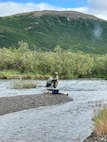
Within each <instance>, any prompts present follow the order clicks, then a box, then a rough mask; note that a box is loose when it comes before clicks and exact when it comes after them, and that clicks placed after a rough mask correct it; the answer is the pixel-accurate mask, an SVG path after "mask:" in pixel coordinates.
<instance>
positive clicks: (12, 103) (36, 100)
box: [0, 94, 73, 115]
mask: <svg viewBox="0 0 107 142" xmlns="http://www.w3.org/2000/svg"><path fill="white" fill-rule="evenodd" d="M72 100H73V99H72V98H71V97H69V96H67V95H64V94H59V95H53V94H38V95H22V96H12V97H1V98H0V115H4V114H7V113H12V112H16V111H21V110H24V109H30V108H37V107H40V106H51V105H56V104H61V103H66V102H69V101H72Z"/></svg>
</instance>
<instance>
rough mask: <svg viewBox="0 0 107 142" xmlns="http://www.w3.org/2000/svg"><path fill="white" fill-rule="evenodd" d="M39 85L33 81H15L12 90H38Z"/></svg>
mask: <svg viewBox="0 0 107 142" xmlns="http://www.w3.org/2000/svg"><path fill="white" fill-rule="evenodd" d="M36 87H37V85H36V84H35V83H33V81H31V80H22V79H21V80H17V81H13V82H12V84H11V88H13V89H23V88H24V89H25V88H26V89H29V88H36Z"/></svg>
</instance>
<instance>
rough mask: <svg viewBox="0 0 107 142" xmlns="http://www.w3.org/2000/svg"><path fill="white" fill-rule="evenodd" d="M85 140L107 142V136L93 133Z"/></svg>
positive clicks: (88, 141) (85, 141) (86, 141)
mask: <svg viewBox="0 0 107 142" xmlns="http://www.w3.org/2000/svg"><path fill="white" fill-rule="evenodd" d="M83 142H107V136H102V137H97V136H96V135H95V134H94V133H92V134H91V135H90V136H89V137H87V138H86V139H85V140H84V141H83Z"/></svg>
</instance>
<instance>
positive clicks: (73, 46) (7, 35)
mask: <svg viewBox="0 0 107 142" xmlns="http://www.w3.org/2000/svg"><path fill="white" fill-rule="evenodd" d="M21 40H23V41H25V42H27V43H28V44H29V45H30V48H31V49H36V50H38V49H39V50H44V51H52V50H53V49H54V48H55V47H56V46H57V45H60V47H61V48H63V49H65V50H70V51H73V52H75V51H78V50H81V51H84V52H86V53H95V54H105V53H107V22H106V21H104V20H101V19H98V18H97V17H95V16H92V15H87V14H83V13H79V12H74V11H35V12H30V13H22V14H17V15H13V16H7V17H0V47H1V48H2V47H7V48H8V47H12V48H14V47H16V46H17V43H18V41H21Z"/></svg>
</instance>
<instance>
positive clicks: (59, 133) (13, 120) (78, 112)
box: [0, 79, 107, 142]
mask: <svg viewBox="0 0 107 142" xmlns="http://www.w3.org/2000/svg"><path fill="white" fill-rule="evenodd" d="M12 81H13V80H1V81H0V97H4V96H15V95H29V94H38V93H43V91H45V90H46V88H45V84H46V81H43V80H41V81H40V80H37V81H34V82H35V83H36V84H37V86H38V87H37V88H36V89H21V90H19V89H11V83H12ZM58 88H59V89H60V92H64V93H68V94H69V96H70V97H72V98H73V100H74V101H73V102H68V103H66V104H61V105H55V106H45V107H40V108H36V109H30V110H24V111H20V112H16V113H11V114H7V115H3V116H0V141H1V142H83V140H84V139H85V138H86V137H87V136H88V135H90V133H91V132H92V130H93V122H92V120H91V119H92V116H93V112H94V110H95V109H96V108H97V107H99V106H101V105H102V104H104V103H107V81H106V80H97V79H91V80H87V79H86V80H60V81H59V85H58Z"/></svg>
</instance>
